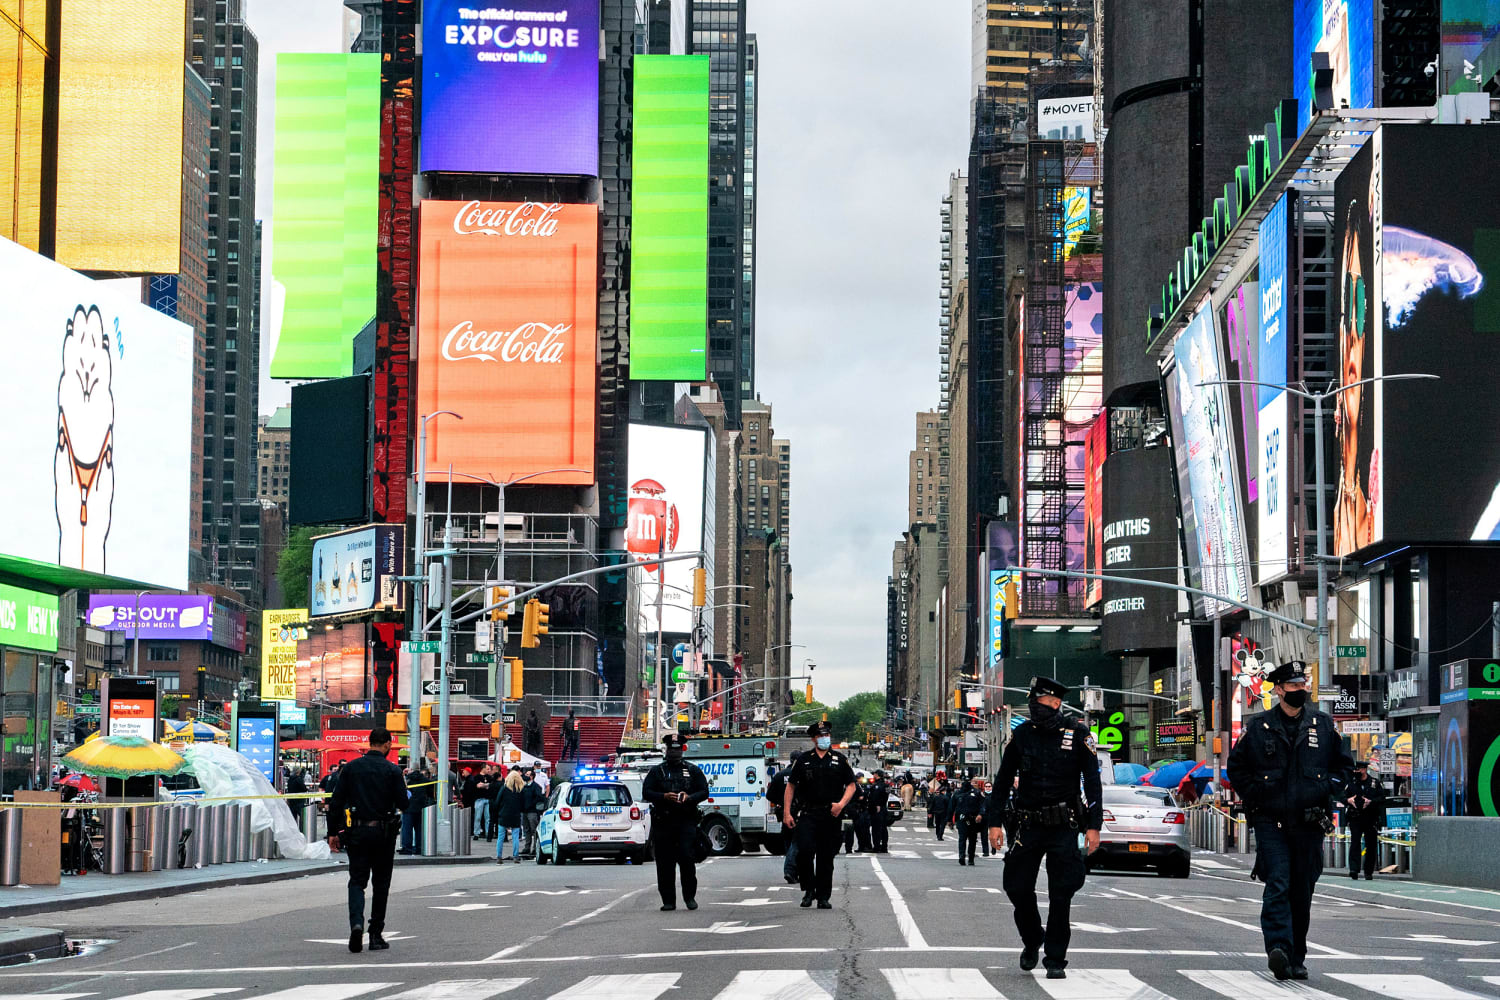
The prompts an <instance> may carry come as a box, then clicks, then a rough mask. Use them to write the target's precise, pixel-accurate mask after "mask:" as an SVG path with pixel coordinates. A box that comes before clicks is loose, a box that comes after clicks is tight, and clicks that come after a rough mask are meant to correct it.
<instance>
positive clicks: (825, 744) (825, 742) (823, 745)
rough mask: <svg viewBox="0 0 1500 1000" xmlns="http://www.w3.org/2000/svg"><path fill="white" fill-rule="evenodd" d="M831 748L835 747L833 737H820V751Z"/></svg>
mask: <svg viewBox="0 0 1500 1000" xmlns="http://www.w3.org/2000/svg"><path fill="white" fill-rule="evenodd" d="M831 746H833V737H831V736H819V737H818V749H819V750H827V749H828V748H829V747H831Z"/></svg>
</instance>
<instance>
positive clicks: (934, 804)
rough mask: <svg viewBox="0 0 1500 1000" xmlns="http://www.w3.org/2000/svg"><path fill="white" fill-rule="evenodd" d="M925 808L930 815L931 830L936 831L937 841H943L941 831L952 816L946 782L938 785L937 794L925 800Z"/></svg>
mask: <svg viewBox="0 0 1500 1000" xmlns="http://www.w3.org/2000/svg"><path fill="white" fill-rule="evenodd" d="M927 808H928V809H929V810H930V811H931V813H932V824H933V829H935V830H936V831H937V839H938V840H942V839H943V831H944V830H946V829H947V828H948V819H949V817H950V816H951V815H952V810H953V795H952V793H951V792H950V791H949V790H948V783H947V782H946V781H944V782H942V783H941V784H939V785H938V789H937V794H936V795H930V796H928V798H927Z"/></svg>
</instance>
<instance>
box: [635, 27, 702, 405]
mask: <svg viewBox="0 0 1500 1000" xmlns="http://www.w3.org/2000/svg"><path fill="white" fill-rule="evenodd" d="M634 103H635V118H634V124H633V132H632V140H631V141H632V144H633V153H632V156H633V161H632V166H631V169H632V187H631V219H630V226H631V229H630V238H631V246H630V377H631V378H633V379H672V380H676V381H699V380H702V379H703V378H705V377H707V365H708V352H707V347H708V343H707V337H708V56H664V55H656V56H653V55H638V56H636V57H635V94H634Z"/></svg>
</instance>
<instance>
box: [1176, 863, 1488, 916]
mask: <svg viewBox="0 0 1500 1000" xmlns="http://www.w3.org/2000/svg"><path fill="white" fill-rule="evenodd" d="M1198 877H1199V878H1212V879H1218V880H1219V881H1221V882H1241V883H1243V882H1244V881H1245V880H1244V879H1241V878H1230V877H1229V876H1227V875H1210V874H1208V873H1207V872H1202V873H1200V874H1199V876H1198ZM1408 884H1410V885H1430V884H1431V883H1428V882H1413V883H1408ZM1330 890H1332V891H1330ZM1465 891H1467V892H1489V891H1491V890H1488V889H1469V888H1467V887H1465ZM1335 892H1363V893H1368V894H1370V895H1372V896H1389V897H1390V898H1392V899H1399V900H1401V901H1402V902H1403V903H1427V904H1433V905H1437V906H1458V907H1462V908H1463V909H1465V910H1483V911H1484V912H1486V913H1495V912H1496V911H1497V910H1500V906H1478V905H1476V904H1474V903H1455V902H1452V901H1451V900H1447V899H1429V898H1428V897H1426V896H1408V895H1406V894H1405V893H1400V892H1385V891H1383V890H1380V889H1364V888H1360V887H1359V886H1353V885H1341V884H1339V883H1338V882H1337V881H1333V882H1329V881H1325V882H1322V883H1321V884H1320V885H1319V887H1318V894H1319V895H1327V896H1328V897H1329V898H1331V899H1346V897H1343V896H1338V895H1336V894H1335ZM1314 898H1316V897H1314ZM1346 901H1348V902H1355V903H1364V902H1368V900H1363V899H1357V900H1346ZM1393 908H1394V909H1402V910H1409V911H1410V912H1412V913H1435V914H1436V915H1437V916H1440V917H1450V918H1451V917H1453V916H1454V914H1452V913H1440V912H1437V911H1434V910H1418V909H1416V908H1415V907H1411V906H1401V907H1393Z"/></svg>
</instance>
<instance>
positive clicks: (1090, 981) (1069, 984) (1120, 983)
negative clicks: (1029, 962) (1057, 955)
mask: <svg viewBox="0 0 1500 1000" xmlns="http://www.w3.org/2000/svg"><path fill="white" fill-rule="evenodd" d="M1037 982H1038V983H1039V984H1040V985H1041V987H1042V989H1044V990H1046V991H1047V992H1048V993H1049V994H1050V995H1051V996H1052V997H1053V998H1054V1000H1172V998H1171V997H1169V996H1168V995H1167V994H1165V993H1163V992H1162V991H1161V990H1158V989H1156V988H1155V987H1153V986H1147V985H1146V984H1145V983H1143V982H1141V981H1140V980H1139V979H1137V978H1135V976H1133V975H1131V974H1130V970H1128V969H1070V970H1068V978H1067V979H1044V978H1042V977H1041V976H1040V975H1038V976H1037Z"/></svg>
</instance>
